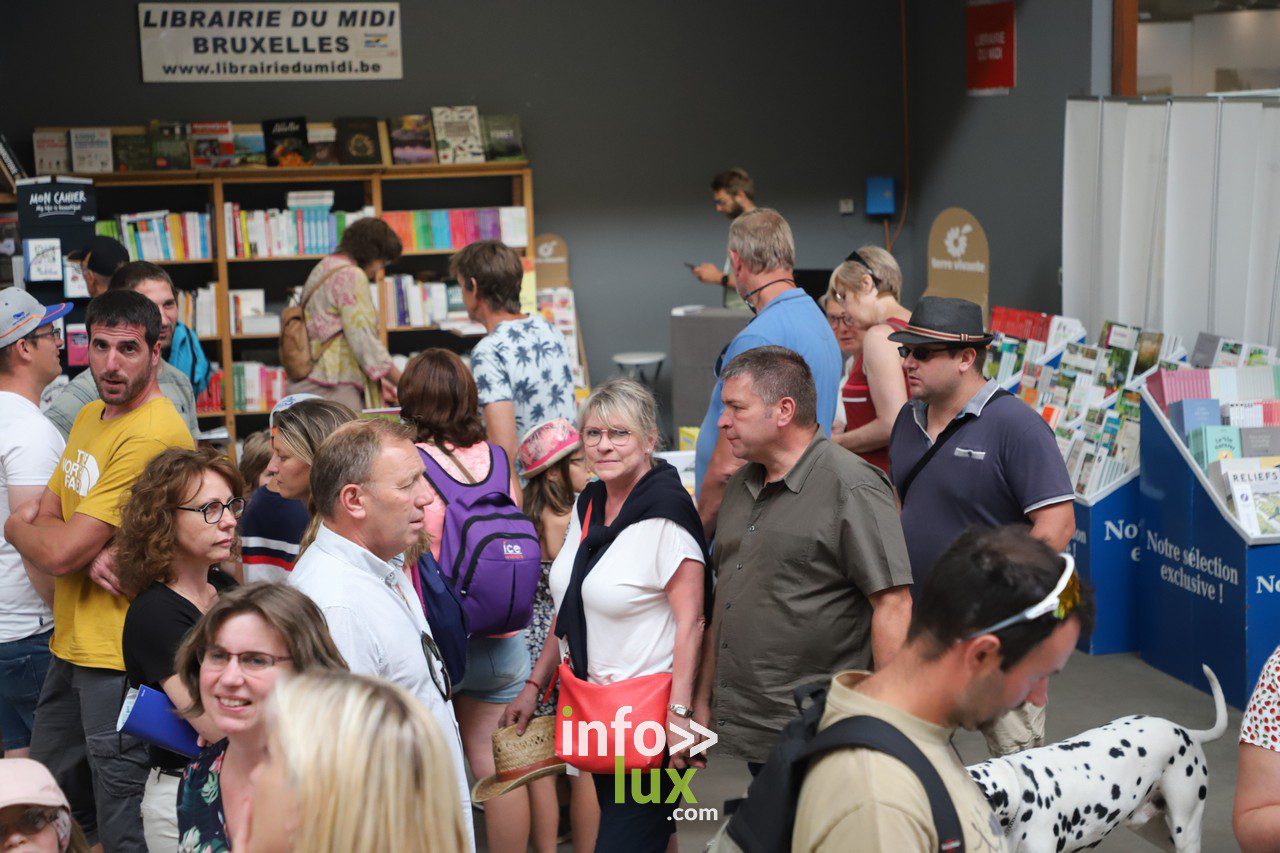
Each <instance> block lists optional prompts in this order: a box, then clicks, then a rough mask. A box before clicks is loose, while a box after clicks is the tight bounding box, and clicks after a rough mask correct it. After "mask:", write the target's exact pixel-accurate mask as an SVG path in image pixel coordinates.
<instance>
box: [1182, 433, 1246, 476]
mask: <svg viewBox="0 0 1280 853" xmlns="http://www.w3.org/2000/svg"><path fill="white" fill-rule="evenodd" d="M1187 449H1188V450H1190V451H1191V458H1193V459H1194V460H1195V461H1196V464H1197V465H1199V466H1200V470H1201V471H1205V472H1208V470H1209V463H1210V462H1214V461H1217V460H1220V459H1239V458H1240V457H1241V456H1243V455H1244V454H1243V452H1242V447H1241V431H1240V428H1239V427H1231V426H1222V425H1220V424H1219V425H1215V426H1202V427H1199V428H1197V429H1195V430H1193V431H1192V432H1191V435H1189V436H1188V437H1187Z"/></svg>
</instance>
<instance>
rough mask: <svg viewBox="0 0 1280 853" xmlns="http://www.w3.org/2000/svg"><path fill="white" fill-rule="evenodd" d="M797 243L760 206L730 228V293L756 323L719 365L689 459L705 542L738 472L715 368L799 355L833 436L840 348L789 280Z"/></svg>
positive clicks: (822, 318) (783, 223)
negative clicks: (767, 350) (777, 354)
mask: <svg viewBox="0 0 1280 853" xmlns="http://www.w3.org/2000/svg"><path fill="white" fill-rule="evenodd" d="M795 256H796V249H795V241H794V240H793V239H792V237H791V226H789V225H787V221H786V220H785V219H783V218H782V216H781V214H779V213H778V212H777V211H776V210H772V209H770V208H767V207H758V208H756V209H755V210H749V211H747V212H746V213H743V214H742V215H741V216H739V217H738V218H737V219H735V220H734V221H733V225H731V226H730V227H729V264H730V266H731V267H732V268H733V280H734V286H735V287H736V288H737V290H738V294H739V295H740V296H741V297H742V298H743V300H744V301H745V302H746V303H747V306H748V307H749V308H750V309H751V311H752V312H753V313H754V314H755V317H754V318H753V319H752V320H751V322H750V323H748V324H747V327H746V328H745V329H743V330H742V331H741V332H739V333H738V334H737V336H736V337H734V339H733V340H732V341H730V342H729V346H727V347H725V350H724V352H723V353H721V355H720V359H719V360H718V362H717V363H716V384H715V388H714V389H712V392H711V400H710V402H709V403H708V404H707V414H706V417H704V418H703V419H702V430H701V432H699V433H698V444H697V450H696V453H695V456H694V476H695V478H696V480H697V487H698V514H699V515H700V516H701V517H702V524H703V527H704V528H705V529H706V532H707V536H708V538H710V537H711V536H712V535H714V533H715V530H716V516H717V514H718V513H719V512H720V500H721V498H722V497H723V495H724V490H725V484H726V483H728V482H729V477H730V476H732V475H733V472H734V471H736V470H738V468H739V467H741V465H742V460H741V459H740V458H738V457H736V456H735V454H734V453H733V452H732V451H731V450H730V448H729V443H728V441H727V440H726V439H725V437H724V436H723V435H719V434H718V429H717V423H718V422H719V420H720V415H721V413H722V412H723V411H724V403H723V402H722V400H721V390H722V386H723V380H722V378H721V377H720V368H721V366H722V365H723V364H726V363H728V362H729V361H730V360H732V359H733V358H734V357H736V356H738V355H740V354H741V353H744V352H746V351H747V350H750V349H753V348H755V347H763V346H782V347H786V348H787V349H790V350H794V351H795V352H797V353H799V354H800V356H801V357H802V358H803V359H804V361H805V363H806V364H807V365H808V366H809V371H810V373H811V374H812V378H813V380H814V381H816V383H817V387H818V402H817V423H818V426H820V427H822V432H823V434H824V435H830V434H831V421H832V420H833V419H834V418H835V414H836V403H837V400H836V388H837V386H838V385H839V384H840V373H841V359H840V348H839V346H837V345H836V338H835V335H834V334H833V333H832V331H831V326H830V325H829V324H828V323H827V320H826V317H825V316H824V315H823V313H822V309H821V308H819V307H818V305H817V303H815V302H814V301H813V299H812V298H811V297H810V296H809V295H808V294H806V293H805V292H804V291H803V290H801V289H800V288H798V287H796V282H795V279H794V278H792V274H791V271H792V268H793V267H794V266H795Z"/></svg>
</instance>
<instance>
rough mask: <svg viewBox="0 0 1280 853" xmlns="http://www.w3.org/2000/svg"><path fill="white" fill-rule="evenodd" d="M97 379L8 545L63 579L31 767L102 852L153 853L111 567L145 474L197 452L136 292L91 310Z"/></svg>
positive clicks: (9, 532) (152, 313)
mask: <svg viewBox="0 0 1280 853" xmlns="http://www.w3.org/2000/svg"><path fill="white" fill-rule="evenodd" d="M85 322H86V324H87V326H88V329H89V369H90V370H91V371H92V373H93V378H94V382H95V384H96V385H97V386H98V393H99V396H100V397H101V399H100V400H97V401H94V402H92V403H90V404H88V405H86V406H85V407H84V408H83V409H82V410H81V411H80V414H79V415H78V416H77V418H76V421H75V425H74V426H73V427H72V428H71V435H70V436H69V437H68V439H67V447H66V450H65V451H64V452H63V455H62V458H61V459H60V460H59V462H58V467H57V469H56V470H55V471H54V474H53V477H52V478H51V479H50V480H49V484H48V487H47V488H46V489H45V491H44V493H43V494H42V495H41V497H40V501H39V505H38V508H33V507H34V505H28V506H27V507H23V508H22V509H20V510H19V511H18V512H15V513H14V514H13V515H11V516H10V517H9V520H8V522H6V524H5V530H4V533H5V539H6V540H7V541H9V542H11V543H13V545H14V546H15V547H16V548H17V549H18V552H19V553H20V554H22V556H23V558H25V559H26V560H27V562H29V563H30V564H32V565H33V566H34V567H35V568H36V569H38V570H40V571H42V572H45V573H47V574H50V575H53V576H54V579H55V580H54V598H53V619H54V629H53V641H52V642H51V644H50V649H51V651H52V652H53V661H52V663H51V664H50V667H49V674H48V676H47V677H46V679H45V683H44V688H43V690H42V691H41V694H40V701H39V704H38V705H37V706H36V720H35V728H34V731H33V732H32V738H31V757H32V758H35V759H36V760H38V761H40V762H42V763H44V764H45V765H46V766H48V768H49V769H50V771H52V772H53V775H54V777H55V778H56V779H57V780H58V784H59V785H60V786H61V787H62V790H63V791H64V792H65V793H66V795H67V798H68V799H69V800H70V802H71V808H72V812H73V813H74V815H75V817H76V819H77V820H78V821H79V822H80V825H81V826H82V827H83V828H84V830H85V833H86V834H87V835H88V836H89V839H90V841H91V843H92V842H100V843H101V844H102V845H103V846H104V847H105V849H107V850H146V842H145V839H144V836H143V830H142V813H141V804H142V793H143V787H144V785H145V783H146V777H147V772H148V766H149V763H150V762H149V761H148V757H147V752H146V748H145V746H144V745H143V744H142V742H141V741H138V740H137V739H136V738H133V737H130V736H128V735H122V734H117V733H116V731H115V723H116V718H117V716H118V715H119V713H120V703H121V699H122V698H123V697H124V692H125V674H124V660H123V657H122V655H121V651H120V634H121V631H122V629H123V627H124V616H125V612H126V611H127V610H128V608H129V602H128V600H127V599H125V598H124V597H123V595H121V593H120V589H119V587H118V585H117V583H116V580H115V577H114V574H113V573H112V571H111V569H110V566H109V561H96V560H95V558H97V557H98V556H99V555H100V554H101V553H102V552H103V551H104V549H106V548H108V547H109V546H110V544H111V539H112V537H113V536H114V535H115V530H116V527H117V525H118V524H119V521H120V512H121V509H122V507H123V505H124V503H125V501H127V500H128V497H129V491H130V489H131V488H132V487H133V483H134V481H135V480H137V478H138V476H139V475H140V474H141V473H142V470H143V469H144V468H145V467H146V466H147V463H148V462H150V461H151V459H152V458H154V457H155V456H156V455H157V454H159V453H160V452H161V451H163V450H164V449H166V448H168V447H174V446H178V447H193V446H194V444H193V442H192V440H191V433H190V432H189V431H188V429H187V427H186V425H185V424H184V423H183V421H182V418H181V417H180V416H179V415H178V413H177V410H175V409H174V408H173V404H172V403H170V402H169V401H168V400H167V399H166V398H165V397H164V396H163V395H162V394H161V393H160V389H159V385H158V383H157V371H158V367H159V363H160V332H161V317H160V311H159V309H158V308H156V306H155V304H154V303H152V302H151V300H149V299H147V298H146V297H145V296H143V295H142V294H140V293H137V292H136V291H132V290H117V291H108V292H107V293H104V294H102V295H101V296H98V297H96V298H95V299H94V300H93V301H92V302H90V303H89V309H88V313H87V316H86V320H85Z"/></svg>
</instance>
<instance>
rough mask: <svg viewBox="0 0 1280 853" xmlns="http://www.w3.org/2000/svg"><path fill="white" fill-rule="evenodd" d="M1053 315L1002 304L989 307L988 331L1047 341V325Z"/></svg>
mask: <svg viewBox="0 0 1280 853" xmlns="http://www.w3.org/2000/svg"><path fill="white" fill-rule="evenodd" d="M1052 320H1053V316H1052V315H1050V314H1045V313H1043V312H1041V311H1027V310H1024V309H1022V308H1007V307H1005V306H1003V305H993V306H992V307H991V320H990V331H992V332H999V333H1000V334H1002V335H1007V336H1009V337H1013V338H1021V339H1022V340H1037V341H1040V342H1042V343H1047V342H1048V340H1049V327H1050V325H1051V323H1052Z"/></svg>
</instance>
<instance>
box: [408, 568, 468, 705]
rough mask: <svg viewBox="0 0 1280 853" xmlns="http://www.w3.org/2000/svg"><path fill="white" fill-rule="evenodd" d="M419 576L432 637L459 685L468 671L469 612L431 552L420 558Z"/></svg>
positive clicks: (450, 676) (451, 676)
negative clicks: (464, 609) (465, 611)
mask: <svg viewBox="0 0 1280 853" xmlns="http://www.w3.org/2000/svg"><path fill="white" fill-rule="evenodd" d="M418 579H419V580H420V581H421V582H422V609H423V611H425V613H426V616H427V624H429V625H430V626H431V638H432V639H433V640H435V641H436V647H437V648H439V649H440V657H441V658H443V659H444V665H445V668H446V669H447V670H449V678H450V680H451V681H452V682H453V684H454V685H455V686H456V685H457V684H458V683H459V682H461V681H462V676H463V675H465V674H466V671H467V637H468V636H469V634H468V631H467V614H466V613H464V612H463V610H462V602H461V601H460V600H459V599H458V596H457V595H456V594H455V593H454V591H453V587H451V586H450V585H449V584H448V583H447V582H446V581H445V579H444V576H443V575H442V574H440V564H439V563H437V562H436V558H435V557H433V556H431V552H430V551H427V552H426V553H425V554H423V555H422V556H421V557H419V558H418Z"/></svg>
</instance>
